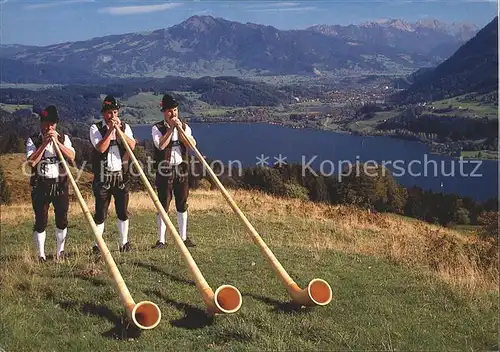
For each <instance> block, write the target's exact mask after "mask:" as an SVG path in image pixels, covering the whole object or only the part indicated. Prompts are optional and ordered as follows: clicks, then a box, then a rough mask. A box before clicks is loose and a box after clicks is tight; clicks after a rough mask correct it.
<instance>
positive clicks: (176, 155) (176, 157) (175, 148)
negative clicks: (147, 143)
mask: <svg viewBox="0 0 500 352" xmlns="http://www.w3.org/2000/svg"><path fill="white" fill-rule="evenodd" d="M165 125H166V126H168V125H167V123H166V122H165ZM185 126H186V130H185V131H184V133H185V134H186V135H187V136H190V137H192V131H191V127H189V126H188V125H187V124H186V125H185ZM151 135H152V137H153V143H154V145H155V147H156V148H158V149H160V138H161V137H163V135H162V134H161V132H160V130H159V129H158V127H156V126H153V128H152V129H151ZM171 142H172V153H171V154H170V165H172V166H175V165H179V164H180V163H182V161H183V160H182V150H181V146H180V141H179V133H178V132H177V127H175V128H174V131H173V132H172V137H171ZM163 149H165V148H163ZM163 149H161V150H163Z"/></svg>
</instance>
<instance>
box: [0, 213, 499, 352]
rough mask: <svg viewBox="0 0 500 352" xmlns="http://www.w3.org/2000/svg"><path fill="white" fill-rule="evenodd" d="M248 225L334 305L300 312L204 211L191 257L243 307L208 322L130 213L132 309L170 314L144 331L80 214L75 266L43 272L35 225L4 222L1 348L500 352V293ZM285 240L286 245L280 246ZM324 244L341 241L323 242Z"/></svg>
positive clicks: (236, 233)
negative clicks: (324, 288)
mask: <svg viewBox="0 0 500 352" xmlns="http://www.w3.org/2000/svg"><path fill="white" fill-rule="evenodd" d="M4 211H5V210H4ZM171 214H172V215H171V219H172V221H173V223H174V224H176V221H175V217H174V215H173V213H172V212H171ZM249 220H250V221H251V222H252V224H253V225H254V226H255V227H256V229H258V231H260V232H261V235H262V236H263V238H264V240H265V241H266V242H267V243H268V245H269V246H270V247H271V248H272V250H273V252H274V253H275V254H276V256H277V257H278V259H279V260H280V262H281V264H282V265H283V266H284V268H285V269H286V270H287V271H288V272H289V274H290V275H291V276H292V278H294V279H295V280H296V281H297V283H298V284H299V285H300V286H302V287H304V286H305V285H306V284H307V282H308V281H309V280H311V279H313V278H315V277H319V278H323V279H325V280H326V281H328V282H329V283H330V285H331V287H332V290H333V295H334V300H333V301H332V302H331V303H330V304H329V305H328V306H325V307H314V308H312V309H302V310H300V309H299V310H297V309H295V307H293V306H291V305H290V304H289V303H288V302H289V297H288V296H287V294H286V291H285V290H284V288H283V286H282V285H281V283H280V282H279V281H278V280H277V278H276V277H275V275H274V273H273V272H272V271H271V270H270V268H269V267H268V266H267V264H266V262H265V261H264V259H263V258H262V256H261V255H260V252H258V250H257V248H256V247H255V246H254V245H253V244H252V243H251V241H250V240H249V238H248V237H246V236H247V235H246V233H245V232H244V230H243V227H242V225H241V224H240V223H239V222H238V221H237V220H236V218H235V216H234V215H233V214H232V213H228V212H223V211H220V210H205V211H201V210H200V211H196V212H195V213H194V214H192V215H191V216H190V222H189V231H190V235H191V237H192V238H193V239H194V241H195V242H197V244H198V246H197V247H196V248H193V249H191V253H192V255H193V258H194V260H195V261H196V263H197V264H198V266H199V268H200V270H201V272H202V273H203V275H204V276H205V278H206V280H207V282H208V283H209V285H211V287H212V289H213V290H214V291H215V289H216V288H217V287H218V286H220V285H222V284H232V285H234V286H236V287H237V288H238V289H239V290H240V292H241V293H242V296H243V305H242V307H241V309H240V310H239V311H238V312H236V313H234V314H230V315H219V316H216V317H215V318H214V319H212V320H211V319H208V318H207V317H206V316H205V315H204V313H203V309H204V305H203V303H202V301H201V296H200V295H199V293H198V291H197V290H196V288H195V286H194V283H193V282H192V279H191V277H190V275H189V273H188V271H187V269H186V266H185V265H184V263H183V261H182V260H181V259H180V256H179V254H178V251H177V249H176V248H175V247H174V246H173V245H172V241H171V240H170V241H169V242H170V245H169V246H168V247H167V248H166V249H164V250H152V249H150V246H151V245H152V244H153V243H154V242H155V241H156V220H155V215H154V213H153V212H133V213H132V214H131V224H130V240H131V241H132V242H133V244H134V245H135V248H136V251H134V252H131V253H119V252H118V251H117V245H116V239H117V232H116V218H115V217H114V216H112V215H111V216H110V218H108V221H107V223H106V232H105V234H104V239H105V241H106V243H107V244H108V246H109V248H110V250H111V253H112V255H113V257H114V259H115V261H116V262H117V265H118V268H119V270H120V272H121V274H122V276H123V278H124V280H125V282H126V284H127V286H128V288H129V290H130V292H131V294H132V296H133V298H134V299H135V301H136V302H139V301H141V300H151V301H153V302H155V303H157V304H158V305H159V307H160V309H161V311H162V320H161V322H160V324H159V325H158V326H157V327H156V328H155V329H153V330H149V331H142V332H138V331H136V330H134V329H133V328H131V327H130V326H128V327H127V325H126V324H124V322H123V321H122V313H123V308H122V306H121V304H120V302H119V298H118V295H117V293H116V291H115V289H114V286H113V283H112V281H111V280H110V278H109V276H108V275H107V274H106V267H105V264H104V263H103V262H97V263H94V262H93V261H92V260H91V258H90V256H89V255H88V251H89V249H90V246H91V244H92V242H93V237H92V235H91V233H90V232H89V229H88V226H87V225H86V224H85V221H84V219H83V217H82V216H81V215H79V216H77V217H73V218H70V228H69V233H68V236H69V237H68V240H67V243H66V250H67V252H70V253H71V254H72V257H71V258H70V259H69V260H67V261H66V262H64V263H55V262H53V261H48V262H47V263H46V264H44V265H39V264H36V263H35V262H34V261H33V260H32V259H31V258H32V257H33V256H34V255H35V251H34V247H33V244H32V235H31V226H32V223H31V222H21V223H19V224H16V225H12V224H6V223H3V224H2V246H1V248H2V254H1V257H0V260H1V263H2V265H1V267H0V288H1V289H0V293H1V297H0V299H1V302H2V304H1V305H0V307H1V308H0V322H1V323H0V324H1V328H0V347H2V348H3V349H5V350H6V351H28V350H56V349H57V350H75V351H87V350H89V351H90V350H114V351H115V350H131V351H144V350H148V351H152V350H158V351H165V350H183V351H192V350H197V351H198V350H199V351H205V350H224V351H229V350H230V351H234V350H236V351H257V350H259V351H260V350H263V351H267V350H273V351H291V350H293V351H305V350H316V351H320V350H321V351H327V350H328V351H331V350H400V351H401V350H406V351H409V350H440V351H442V350H493V349H495V350H496V349H498V342H497V341H498V328H499V324H498V306H497V305H498V300H497V299H498V297H496V296H495V297H493V294H492V295H491V296H486V295H484V296H468V295H465V294H460V293H458V292H457V291H456V290H455V289H453V288H451V287H450V286H449V285H447V284H445V283H443V282H442V281H440V280H439V279H437V278H436V277H435V276H430V275H427V274H424V273H423V272H420V271H417V270H414V269H411V268H409V267H405V266H401V265H398V264H396V263H392V262H389V261H387V260H384V259H379V258H376V257H373V256H363V255H356V254H347V253H342V252H337V251H333V250H326V249H325V250H324V249H321V248H319V249H318V248H316V249H307V248H302V247H301V246H300V245H299V242H297V241H300V243H302V244H307V243H308V241H307V236H308V234H307V226H306V227H304V226H305V225H304V219H302V218H298V217H294V216H289V217H288V218H287V219H286V221H283V219H278V218H276V219H274V220H273V221H270V220H269V219H267V218H264V217H257V216H250V217H249ZM49 224H50V225H49V228H48V229H47V242H46V252H47V254H51V253H53V251H54V248H55V244H54V243H55V239H54V234H53V230H54V227H53V225H52V224H53V215H52V214H51V218H50V221H49ZM318 226H319V225H318ZM321 226H323V225H321ZM366 235H369V234H368V233H366ZM275 236H277V237H278V238H282V239H281V240H273V237H275ZM325 236H331V234H330V233H328V232H326V231H325ZM287 239H288V240H287ZM30 256H31V257H30ZM91 273H94V274H95V275H91Z"/></svg>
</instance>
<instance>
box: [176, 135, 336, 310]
mask: <svg viewBox="0 0 500 352" xmlns="http://www.w3.org/2000/svg"><path fill="white" fill-rule="evenodd" d="M177 130H178V131H180V133H181V135H182V136H183V137H184V139H185V140H187V142H188V144H189V147H190V148H191V149H192V150H193V151H194V152H195V154H196V156H197V157H198V159H200V161H201V162H202V163H203V165H204V166H205V168H206V169H207V171H208V173H209V174H210V176H211V177H212V179H213V180H214V182H215V184H216V185H217V187H218V188H219V190H220V191H221V192H222V194H223V195H224V197H225V198H226V200H227V202H228V203H229V205H230V206H231V208H232V209H233V211H234V212H235V213H236V214H237V215H238V217H239V218H240V220H241V221H242V222H243V224H244V226H245V227H246V229H247V230H248V233H249V234H250V236H251V237H252V240H253V242H254V243H255V244H256V245H257V247H258V248H259V249H260V251H261V253H262V255H263V256H264V257H265V258H266V259H267V261H268V263H269V265H270V266H271V268H272V269H273V270H274V272H275V273H276V274H277V276H278V278H279V279H280V281H281V282H282V283H283V285H284V286H285V287H286V290H287V291H288V293H289V295H290V296H291V297H292V300H293V302H294V303H296V304H298V305H302V306H312V305H320V306H324V305H327V304H328V303H330V301H331V300H332V289H331V287H330V285H329V284H328V282H326V281H325V280H322V279H313V280H311V281H310V282H309V284H308V285H307V287H306V288H304V289H301V288H300V287H299V285H297V284H296V283H295V281H293V279H292V278H291V277H290V275H288V273H287V272H286V270H285V269H284V268H283V266H282V265H281V264H280V262H279V261H278V259H276V256H275V255H274V254H273V252H272V251H271V250H270V249H269V247H268V246H267V245H266V243H265V242H264V241H263V240H262V238H261V236H260V235H259V233H258V232H257V231H256V230H255V228H254V227H253V226H252V224H251V223H250V221H248V219H247V218H246V216H245V214H243V212H242V211H241V210H240V208H239V207H238V205H236V202H235V201H234V200H233V199H232V197H231V196H230V194H229V193H228V192H227V190H226V189H225V188H224V186H223V185H222V183H221V182H220V181H219V179H218V177H217V175H215V173H214V172H213V170H212V169H211V167H210V165H208V163H207V162H206V160H205V158H204V157H203V155H202V154H201V153H200V151H199V150H198V149H197V148H196V146H195V145H194V144H193V143H192V142H191V140H190V138H189V137H188V136H187V135H186V134H185V132H184V131H183V130H182V128H177Z"/></svg>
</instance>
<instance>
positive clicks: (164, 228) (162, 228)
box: [156, 214, 167, 243]
mask: <svg viewBox="0 0 500 352" xmlns="http://www.w3.org/2000/svg"><path fill="white" fill-rule="evenodd" d="M156 224H157V225H158V241H160V242H161V243H165V231H167V225H166V224H165V222H163V219H162V218H161V215H160V214H157V215H156Z"/></svg>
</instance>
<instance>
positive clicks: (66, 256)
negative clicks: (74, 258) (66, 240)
mask: <svg viewBox="0 0 500 352" xmlns="http://www.w3.org/2000/svg"><path fill="white" fill-rule="evenodd" d="M66 258H68V255H67V254H66V253H64V251H60V252H59V254H58V255H57V256H56V259H57V260H64V259H66Z"/></svg>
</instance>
